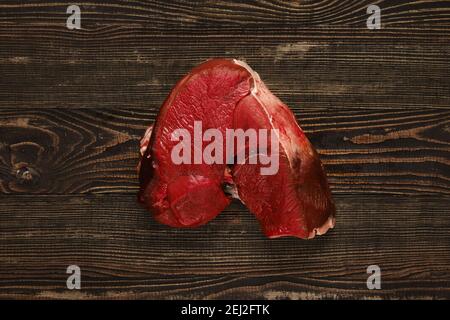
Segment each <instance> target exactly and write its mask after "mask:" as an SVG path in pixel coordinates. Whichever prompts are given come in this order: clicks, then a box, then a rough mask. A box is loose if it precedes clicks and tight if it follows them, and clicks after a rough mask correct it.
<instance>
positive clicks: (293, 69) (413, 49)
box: [0, 25, 450, 109]
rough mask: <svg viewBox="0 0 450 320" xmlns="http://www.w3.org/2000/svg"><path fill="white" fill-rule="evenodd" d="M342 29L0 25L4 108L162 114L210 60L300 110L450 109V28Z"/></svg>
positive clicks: (0, 102)
mask: <svg viewBox="0 0 450 320" xmlns="http://www.w3.org/2000/svg"><path fill="white" fill-rule="evenodd" d="M449 29H450V28H449ZM345 30H346V31H344V34H341V33H340V32H341V31H342V30H341V31H340V29H339V28H336V29H330V28H328V29H324V30H322V29H307V30H299V31H298V32H297V33H276V32H275V33H271V31H270V30H266V31H264V32H262V31H260V32H259V33H257V34H255V35H254V34H251V33H250V34H249V33H242V34H241V33H237V34H232V33H217V34H215V33H214V32H212V31H208V30H207V31H202V33H200V34H196V33H191V32H186V31H185V32H184V33H183V32H182V33H177V32H175V33H170V32H164V33H162V32H158V31H154V30H151V29H148V28H141V27H129V28H122V27H112V28H96V29H93V30H83V31H74V32H73V31H69V30H67V29H65V28H61V27H49V26H45V27H42V26H36V25H33V26H27V25H25V26H23V25H17V26H7V27H2V26H0V68H1V70H2V77H3V81H1V82H0V108H106V107H107V108H128V107H133V108H145V109H148V108H155V107H156V106H159V105H160V103H161V102H162V101H163V99H164V98H165V96H166V95H167V94H168V92H169V91H170V89H171V88H172V87H173V85H174V84H175V83H176V82H177V80H178V79H179V78H180V77H182V76H183V75H184V74H185V73H187V72H189V70H190V69H191V68H192V67H194V66H195V65H197V64H199V63H201V62H202V61H204V60H206V59H209V58H211V57H229V58H239V59H244V60H246V61H247V62H248V63H249V64H250V65H251V66H252V67H253V68H254V69H255V70H256V71H257V72H259V73H260V75H261V77H262V79H263V80H264V81H265V82H266V83H267V84H268V86H269V87H270V88H271V89H272V90H273V92H274V93H275V94H276V95H277V96H279V97H280V98H281V99H283V101H286V103H288V104H289V105H293V106H295V105H298V104H299V102H301V104H302V105H303V106H306V107H336V108H342V107H344V108H347V107H360V108H362V107H375V106H378V107H380V108H390V107H392V106H395V107H410V106H415V107H443V108H448V106H449V104H450V103H449V101H450V96H449V92H450V78H449V77H448V72H447V70H448V69H449V68H450V65H449V64H450V61H449V59H448V56H449V55H450V49H449V46H448V43H449V34H450V32H449V30H448V29H447V30H445V33H443V34H439V33H438V34H433V32H432V31H430V32H428V31H427V30H422V29H419V30H420V32H419V34H422V36H423V38H421V39H414V35H415V33H414V30H412V31H411V30H409V29H404V30H403V31H402V34H403V37H406V39H407V40H405V39H402V36H400V35H399V34H397V33H396V30H389V31H383V30H382V31H381V33H379V32H378V31H377V32H372V31H370V30H369V31H368V30H367V29H354V28H347V29H345ZM355 30H358V31H355ZM397 31H398V30H397ZM208 32H209V33H208ZM345 32H347V33H345ZM442 32H443V31H442ZM268 34H269V35H268ZM359 36H362V38H360V37H359ZM93 88H95V89H93ZM94 102H95V103H94Z"/></svg>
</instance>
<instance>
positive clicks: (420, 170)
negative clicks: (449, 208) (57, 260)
mask: <svg viewBox="0 0 450 320" xmlns="http://www.w3.org/2000/svg"><path fill="white" fill-rule="evenodd" d="M294 111H295V113H296V116H297V118H298V119H299V122H300V123H301V125H302V127H303V128H304V130H305V131H306V133H307V134H308V136H309V137H310V139H311V141H312V143H313V144H314V145H315V146H316V147H317V149H318V151H319V153H320V154H321V159H322V160H323V162H324V164H325V166H326V169H327V171H328V175H329V178H330V179H329V180H330V183H331V186H332V189H333V192H334V193H348V192H353V193H355V194H356V193H367V192H382V193H386V194H441V195H448V194H450V170H449V166H450V160H449V158H450V157H449V155H450V146H449V144H450V141H449V140H448V132H447V130H448V125H449V122H450V111H449V110H446V109H439V108H436V109H434V108H428V109H419V108H405V109H395V108H391V109H378V108H374V109H354V108H350V109H334V108H331V109H327V108H322V109H318V108H295V109H294ZM156 112H157V111H156V110H154V109H151V108H149V110H148V111H144V110H140V109H123V110H118V109H114V110H110V109H70V110H61V109H37V110H31V109H23V110H14V109H2V110H0V193H33V194H68V193H75V194H77V193H124V192H125V193H135V192H136V190H137V187H138V185H137V181H138V179H137V173H136V165H137V163H138V161H139V155H138V150H139V139H140V137H141V135H142V134H143V132H144V131H145V128H146V126H147V125H149V124H150V123H152V122H153V121H154V119H155V116H156Z"/></svg>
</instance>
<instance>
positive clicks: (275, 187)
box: [139, 59, 335, 238]
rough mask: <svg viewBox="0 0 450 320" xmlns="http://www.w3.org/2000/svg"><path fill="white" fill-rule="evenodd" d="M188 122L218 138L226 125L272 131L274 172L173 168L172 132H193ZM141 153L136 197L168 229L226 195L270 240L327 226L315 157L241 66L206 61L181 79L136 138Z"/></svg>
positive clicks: (325, 195)
mask: <svg viewBox="0 0 450 320" xmlns="http://www.w3.org/2000/svg"><path fill="white" fill-rule="evenodd" d="M194 121H201V122H202V124H203V130H206V129H209V128H215V129H219V130H220V131H221V132H222V134H223V135H224V136H225V130H226V129H229V128H234V129H237V128H239V129H243V130H247V129H250V128H252V129H277V132H278V140H279V151H278V152H279V170H278V173H277V174H275V175H261V174H260V167H261V165H260V164H249V163H238V164H234V165H227V164H226V163H224V164H210V165H207V164H204V163H202V164H181V165H177V164H174V163H173V161H171V150H172V148H173V147H174V146H175V144H176V143H177V142H175V141H172V139H171V137H172V133H173V131H174V130H176V129H178V128H184V129H187V130H188V131H189V132H190V133H191V134H192V135H193V134H194ZM205 145H206V143H205V144H204V145H203V147H205ZM192 148H193V146H192ZM141 155H142V157H141V161H140V164H139V177H140V192H139V200H140V202H141V203H143V204H144V205H145V206H146V207H147V208H148V209H149V210H150V211H151V212H152V213H153V216H154V217H155V219H156V220H157V221H159V222H161V223H164V224H167V225H169V226H173V227H195V226H199V225H202V224H205V223H206V222H208V221H210V220H211V219H213V218H214V217H216V216H217V215H218V214H219V213H220V212H221V211H222V210H223V209H225V207H226V206H227V205H228V204H229V203H230V201H231V197H232V195H235V197H238V198H239V199H240V200H241V201H242V202H243V203H244V204H245V205H246V206H247V207H248V209H249V210H250V211H251V212H252V213H253V214H255V216H256V218H257V219H258V220H259V222H260V224H261V226H262V229H263V231H264V233H265V234H266V235H267V236H268V237H270V238H275V237H281V236H295V237H299V238H313V237H314V236H315V235H316V234H318V235H320V234H324V233H325V232H326V231H327V230H328V229H329V228H332V227H333V226H334V223H335V219H334V216H335V207H334V202H333V200H332V197H331V192H330V189H329V186H328V183H327V179H326V175H325V171H324V169H323V166H322V164H321V162H320V160H319V157H318V154H317V152H316V151H315V149H314V148H313V146H312V145H311V143H310V142H309V141H308V139H307V138H306V136H305V134H304V133H303V131H302V130H301V128H300V127H299V125H298V124H297V122H296V119H295V116H294V115H293V113H292V112H291V110H289V108H288V107H287V106H286V105H285V104H284V103H282V102H281V101H280V100H279V99H278V98H277V97H275V96H274V95H273V94H272V93H271V92H270V91H269V89H268V88H267V87H266V86H265V85H264V83H263V82H262V81H261V79H260V77H259V75H258V74H257V73H256V72H254V71H253V70H252V69H251V68H250V67H249V66H248V65H247V64H246V63H244V62H242V61H238V60H234V59H213V60H209V61H207V62H205V63H203V64H201V65H199V66H198V67H196V68H194V69H193V70H192V71H191V72H190V73H189V74H188V75H186V76H185V77H183V78H182V79H181V80H180V81H179V82H178V83H177V85H176V86H175V87H174V89H173V90H172V91H171V93H170V94H169V96H168V97H167V99H166V101H165V102H164V104H163V106H162V107H161V110H160V112H159V115H158V117H157V120H156V122H155V124H154V125H153V126H151V127H150V128H149V129H148V130H147V132H146V134H145V135H144V138H143V139H142V140H141ZM224 162H225V161H224Z"/></svg>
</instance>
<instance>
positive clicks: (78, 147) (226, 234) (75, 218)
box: [0, 0, 450, 299]
mask: <svg viewBox="0 0 450 320" xmlns="http://www.w3.org/2000/svg"><path fill="white" fill-rule="evenodd" d="M374 2H375V3H376V4H377V5H379V6H380V7H381V10H382V20H381V22H382V29H381V30H368V29H367V28H366V19H367V17H368V15H367V14H366V8H367V6H368V5H369V4H372V3H374ZM70 4H73V2H72V1H68V0H61V1H58V2H51V1H38V0H30V1H26V2H24V1H14V0H5V1H1V3H0V74H1V76H0V298H16V299H17V298H19V299H22V298H34V299H39V298H75V299H91V298H92V299H96V298H111V299H118V298H123V299H134V298H148V299H157V298H160V299H181V298H183V299H191V298H210V299H218V298H222V299H224V298H225V299H227V298H228V299H229V298H235V299H251V298H253V299H255V298H263V299H285V298H287V299H323V298H358V299H379V298H390V299H397V298H401V299H409V298H414V299H420V298H427V299H429V298H444V299H450V271H449V270H450V249H449V248H450V211H449V208H450V168H449V166H450V145H449V144H450V139H449V137H450V134H449V133H450V125H449V120H450V94H449V93H450V77H449V75H448V70H449V69H450V60H449V56H450V49H449V48H450V47H449V43H450V1H427V0H417V1H393V0H377V1H371V0H370V1H369V0H362V1H351V0H341V1H334V0H322V1H281V0H275V1H265V0H252V1H182V0H175V1H161V0H156V1H143V0H142V1H122V0H110V1H77V4H78V5H80V7H81V10H82V29H81V30H68V29H67V28H66V25H65V24H66V19H67V17H68V14H66V8H67V6H68V5H70ZM211 57H230V58H239V59H243V60H245V61H247V62H248V63H249V64H250V65H251V66H252V67H253V68H254V69H255V70H256V71H257V72H258V73H259V74H260V75H261V77H262V79H263V80H264V81H265V82H266V84H267V85H268V86H269V87H270V89H271V90H272V91H273V92H274V93H275V94H276V95H277V96H278V97H280V98H281V99H282V100H283V101H284V102H286V103H287V104H288V105H289V106H290V107H291V108H292V109H293V111H294V113H295V115H296V116H297V119H298V120H299V122H300V124H301V125H302V127H303V129H304V130H305V131H306V133H307V135H308V136H309V137H310V140H311V141H312V143H313V144H314V145H315V146H316V147H317V149H318V151H319V153H320V154H321V159H322V160H323V162H324V164H325V166H326V169H327V171H328V176H329V180H330V183H331V187H332V191H333V194H334V197H335V201H336V204H337V209H338V216H337V226H336V228H335V229H334V230H333V231H332V232H330V233H328V234H327V235H325V236H323V237H319V238H316V239H315V240H313V241H301V240H298V239H290V238H283V239H276V240H269V239H266V238H264V236H263V235H262V233H261V232H260V230H259V226H258V224H257V222H256V220H255V219H254V218H253V216H252V215H251V214H250V213H249V212H248V211H247V210H246V209H245V208H244V207H243V206H242V205H241V204H239V203H233V204H232V205H231V206H230V207H229V208H228V209H227V210H226V211H225V212H223V213H222V214H221V215H220V216H219V217H218V218H217V219H215V220H214V221H212V222H211V223H209V224H208V225H206V226H204V227H202V228H199V229H192V230H180V229H171V228H168V227H165V226H162V225H159V224H157V223H156V222H154V221H153V220H152V219H151V217H150V214H149V213H148V212H146V211H145V210H143V209H142V208H140V207H139V206H138V205H137V203H136V201H135V194H136V192H137V188H138V186H137V175H136V170H135V168H136V164H137V162H138V143H139V139H140V137H141V135H142V134H143V132H144V130H145V128H146V126H148V125H149V124H150V123H151V122H153V121H154V119H155V117H156V114H157V112H158V108H159V106H160V105H161V103H162V101H163V100H164V98H165V97H166V96H167V94H168V93H169V91H170V89H171V88H172V86H173V85H174V84H175V83H176V81H177V80H178V79H179V78H180V77H181V76H182V75H184V74H185V73H186V72H188V71H189V70H190V69H191V68H192V67H193V66H195V65H197V64H198V63H200V62H202V61H203V60H205V59H208V58H211ZM71 264H77V265H79V266H80V267H81V268H82V290H81V291H76V292H73V291H69V290H67V289H66V279H67V276H68V275H67V274H66V268H67V266H68V265H71ZM371 264H377V265H379V266H380V267H381V270H382V290H376V291H370V290H367V287H366V279H367V276H368V275H367V274H366V268H367V267H368V266H369V265H371Z"/></svg>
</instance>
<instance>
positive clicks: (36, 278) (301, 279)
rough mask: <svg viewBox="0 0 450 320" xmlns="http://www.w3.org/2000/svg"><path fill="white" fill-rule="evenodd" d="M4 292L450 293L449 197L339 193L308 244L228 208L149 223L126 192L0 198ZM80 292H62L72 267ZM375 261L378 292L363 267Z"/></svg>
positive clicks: (288, 295) (183, 294)
mask: <svg viewBox="0 0 450 320" xmlns="http://www.w3.org/2000/svg"><path fill="white" fill-rule="evenodd" d="M0 199H1V201H2V206H0V216H1V217H2V223H1V225H0V234H1V241H2V242H1V243H2V248H1V250H0V259H1V261H2V263H1V265H0V277H1V282H0V286H1V291H0V297H16V296H32V295H36V296H37V297H111V298H112V297H128V298H134V297H146V298H191V297H192V298H199V297H202V298H252V297H253V298H255V297H256V298H308V297H310V298H319V297H322V298H349V297H360V298H361V297H364V298H379V297H388V298H389V297H390V298H392V297H401V298H409V297H416V298H417V297H425V296H428V297H441V298H442V297H448V296H449V295H450V281H449V279H450V269H449V268H448V266H449V264H450V253H449V248H448V246H449V244H450V216H449V215H448V199H447V201H445V200H443V199H442V198H440V197H425V198H423V197H389V198H386V197H385V196H381V195H370V196H362V195H353V194H351V195H337V196H336V203H337V210H338V218H339V220H338V224H337V226H336V228H335V229H334V230H333V231H332V232H331V233H329V234H327V235H326V236H325V237H320V238H317V239H315V240H313V241H301V240H299V239H293V238H282V239H276V240H269V239H266V238H265V237H264V236H263V235H262V233H261V231H260V229H259V226H258V224H257V221H256V219H255V218H254V217H253V216H252V215H251V214H250V213H249V212H247V211H246V210H245V209H244V207H243V206H242V205H240V204H236V203H234V204H232V205H231V206H230V207H229V208H228V209H227V210H226V211H225V212H223V213H222V214H221V215H219V217H217V218H216V219H215V220H214V221H212V222H211V223H209V224H207V225H206V226H203V227H201V228H199V229H192V230H182V229H173V228H169V227H166V226H162V225H160V224H157V223H155V222H154V221H152V220H151V219H149V215H148V213H147V212H146V211H145V210H143V209H141V208H139V207H138V206H136V204H135V201H134V199H133V197H130V196H129V195H77V196H67V195H60V196H57V195H52V196H46V197H42V196H38V197H36V196H19V195H15V196H9V195H1V196H0ZM71 264H77V265H79V266H80V267H81V268H82V279H83V282H82V286H83V288H82V290H81V292H79V293H74V292H70V291H68V290H67V289H65V286H66V283H65V281H66V277H67V275H66V273H65V269H66V268H67V266H68V265H71ZM372 264H378V265H380V266H381V268H382V275H383V278H382V288H383V289H382V290H380V291H369V290H367V287H366V279H367V274H366V268H367V267H368V266H369V265H372Z"/></svg>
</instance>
